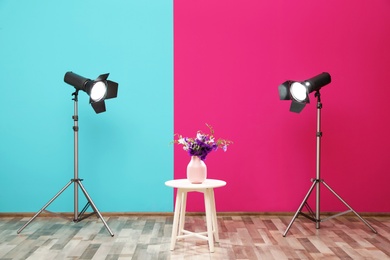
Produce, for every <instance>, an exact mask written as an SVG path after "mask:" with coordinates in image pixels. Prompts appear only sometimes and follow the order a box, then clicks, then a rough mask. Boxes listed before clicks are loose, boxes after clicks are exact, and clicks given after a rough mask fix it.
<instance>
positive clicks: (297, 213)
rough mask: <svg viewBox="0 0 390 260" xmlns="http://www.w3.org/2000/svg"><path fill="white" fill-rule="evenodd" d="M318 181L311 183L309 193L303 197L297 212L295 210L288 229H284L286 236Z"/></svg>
mask: <svg viewBox="0 0 390 260" xmlns="http://www.w3.org/2000/svg"><path fill="white" fill-rule="evenodd" d="M317 182H318V180H315V181H313V184H312V185H311V187H310V189H309V191H308V192H307V194H306V196H305V198H304V199H303V201H302V203H301V205H300V206H299V208H298V210H297V212H295V215H294V217H293V218H292V220H291V221H290V224H288V226H287V229H286V231H284V233H283V236H284V237H285V236H286V235H287V232H288V231H289V229H290V228H291V226H292V224H293V223H294V221H295V219H296V218H297V217H298V215H299V213H301V211H302V208H303V206H304V205H305V203H306V201H307V199H308V198H309V196H310V194H311V192H312V191H313V189H314V187H315V186H316V184H317Z"/></svg>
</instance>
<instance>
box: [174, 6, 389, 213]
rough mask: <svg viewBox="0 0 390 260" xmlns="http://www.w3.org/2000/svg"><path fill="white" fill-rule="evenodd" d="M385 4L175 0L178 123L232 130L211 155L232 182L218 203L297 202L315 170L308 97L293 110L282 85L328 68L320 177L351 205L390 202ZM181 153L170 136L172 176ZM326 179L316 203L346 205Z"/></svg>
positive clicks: (222, 207)
mask: <svg viewBox="0 0 390 260" xmlns="http://www.w3.org/2000/svg"><path fill="white" fill-rule="evenodd" d="M389 14H390V1H388V0H373V1H366V0H355V1H352V0H350V1H339V0H319V1H309V0H296V1H284V0H272V1H271V0H268V1H265V0H245V1H239V0H236V1H233V0H228V1H226V0H196V1H184V0H176V1H174V22H175V28H174V44H175V51H174V53H175V54H174V55H175V58H174V62H175V70H174V73H175V78H174V80H175V132H177V133H181V134H183V135H188V136H194V135H195V133H196V131H197V130H198V129H201V130H207V128H206V126H205V123H209V124H211V125H213V126H214V128H215V131H216V136H217V137H223V138H227V139H231V140H233V141H234V144H233V145H232V146H231V147H230V149H229V150H228V152H226V153H223V152H222V151H217V152H215V153H212V154H211V155H209V157H208V158H207V160H206V164H207V166H208V174H209V176H208V177H209V178H215V179H223V180H226V181H227V183H228V185H227V186H226V187H224V188H220V189H217V190H216V200H217V210H219V211H249V212H264V211H271V212H286V211H295V210H296V209H297V207H298V205H299V204H300V202H301V201H302V199H303V197H304V195H305V194H306V192H307V190H308V189H309V187H310V185H311V182H310V178H313V177H315V148H316V147H315V145H316V137H315V132H316V106H315V98H314V95H311V101H312V103H311V104H309V105H308V106H307V107H306V108H305V109H304V110H303V111H302V112H301V113H300V114H294V113H291V112H289V105H290V103H289V102H288V101H280V100H279V97H278V92H277V87H278V85H279V84H280V83H282V82H283V81H285V80H287V79H293V80H305V79H307V78H310V77H312V76H315V75H317V74H319V73H321V72H323V71H326V72H329V73H330V74H331V76H332V83H331V84H329V85H327V86H325V87H324V88H323V89H322V91H321V94H322V102H323V109H322V131H323V138H322V168H321V170H322V176H321V177H322V178H323V179H325V180H326V182H327V183H328V184H329V185H330V186H331V187H332V188H333V189H334V190H336V191H337V192H338V193H339V194H340V195H341V196H342V197H343V198H344V199H345V200H346V201H347V202H348V203H349V204H350V205H351V206H352V207H353V208H354V209H355V210H356V211H359V212H390V200H389V192H388V190H389V183H390V171H389V169H388V162H389V154H390V153H389V147H390V139H389V138H388V133H389V128H390V120H389V112H390V108H389V101H388V98H389V96H390V95H389V94H388V93H387V91H388V90H389V87H390V86H389V82H390V81H389V79H388V77H389V75H390V73H389V69H390V65H389V64H390V51H389V48H390V15H389ZM370 91H371V92H370ZM188 162H189V157H188V155H187V154H186V153H185V152H184V151H182V150H181V147H179V146H176V147H175V165H174V166H175V178H184V177H185V168H186V165H187V163H188ZM322 191H323V193H322V197H321V205H322V210H323V211H340V210H344V209H345V207H344V206H343V205H342V204H340V203H339V201H338V200H337V199H335V198H334V197H333V196H330V195H329V193H328V192H327V191H326V190H325V188H323V189H322ZM313 195H314V194H313ZM313 198H314V196H313ZM189 200H191V202H189V205H188V209H189V210H192V211H198V210H203V201H202V200H201V196H200V195H199V196H198V195H192V196H191V197H189Z"/></svg>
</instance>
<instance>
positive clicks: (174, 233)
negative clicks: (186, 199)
mask: <svg viewBox="0 0 390 260" xmlns="http://www.w3.org/2000/svg"><path fill="white" fill-rule="evenodd" d="M181 205H182V195H181V192H180V189H178V191H177V194H176V203H175V213H174V215H173V225H172V238H171V250H173V249H175V244H176V239H177V235H178V227H179V218H180V210H181Z"/></svg>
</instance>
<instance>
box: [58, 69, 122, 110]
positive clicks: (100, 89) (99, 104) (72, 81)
mask: <svg viewBox="0 0 390 260" xmlns="http://www.w3.org/2000/svg"><path fill="white" fill-rule="evenodd" d="M108 75H109V73H106V74H102V75H100V76H99V77H97V79H95V80H90V79H87V78H84V77H82V76H80V75H78V74H76V73H73V72H71V71H69V72H67V73H66V74H65V77H64V81H65V82H66V83H68V84H69V85H72V86H73V87H74V88H75V89H76V90H77V91H78V90H82V91H84V92H85V93H87V94H88V96H89V103H91V106H92V108H93V109H94V110H95V112H96V113H101V112H104V111H106V105H105V103H104V100H105V99H109V98H115V97H116V96H117V95H118V83H116V82H113V81H110V80H107V78H108Z"/></svg>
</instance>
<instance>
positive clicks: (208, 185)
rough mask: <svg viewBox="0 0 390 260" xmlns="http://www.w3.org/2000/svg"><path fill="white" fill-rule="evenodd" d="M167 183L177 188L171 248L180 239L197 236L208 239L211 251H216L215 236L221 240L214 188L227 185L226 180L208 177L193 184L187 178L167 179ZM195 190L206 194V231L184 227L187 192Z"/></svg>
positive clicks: (173, 247) (217, 239) (216, 239)
mask: <svg viewBox="0 0 390 260" xmlns="http://www.w3.org/2000/svg"><path fill="white" fill-rule="evenodd" d="M165 185H166V186H169V187H172V188H176V189H177V194H176V203H175V213H174V216H173V228H172V238H171V250H174V249H175V244H176V241H177V240H178V239H180V238H186V237H197V238H200V239H204V240H206V241H208V244H209V249H210V252H214V238H215V241H216V242H218V241H219V236H218V224H217V212H216V209H215V198H214V188H218V187H223V186H225V185H226V182H225V181H221V180H213V179H206V180H205V181H204V182H203V183H201V184H192V183H191V182H189V181H188V180H187V179H178V180H170V181H167V182H165ZM194 191H195V192H201V193H203V194H204V202H205V209H206V225H207V231H206V232H201V233H195V232H191V231H188V230H185V229H184V220H185V214H186V203H187V193H188V192H194Z"/></svg>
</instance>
